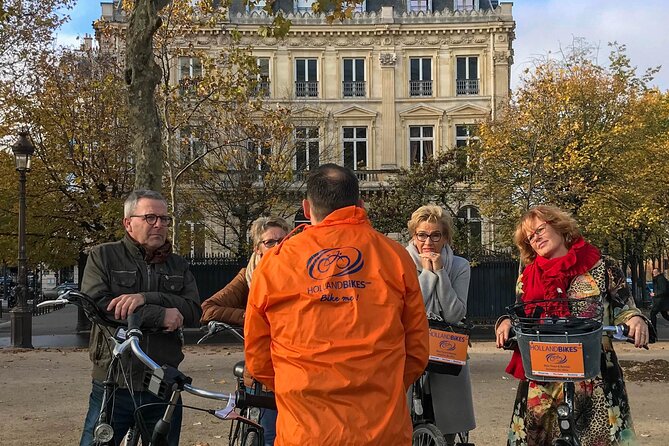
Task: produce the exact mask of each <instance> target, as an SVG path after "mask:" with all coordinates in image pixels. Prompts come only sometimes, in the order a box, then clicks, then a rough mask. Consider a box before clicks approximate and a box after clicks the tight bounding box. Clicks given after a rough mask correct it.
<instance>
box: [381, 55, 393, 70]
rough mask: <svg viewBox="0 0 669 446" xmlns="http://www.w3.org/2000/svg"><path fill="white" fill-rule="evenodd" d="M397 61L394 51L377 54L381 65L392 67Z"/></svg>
mask: <svg viewBox="0 0 669 446" xmlns="http://www.w3.org/2000/svg"><path fill="white" fill-rule="evenodd" d="M395 61H397V55H396V54H395V53H381V54H380V55H379V62H380V63H381V66H382V67H392V66H394V65H395Z"/></svg>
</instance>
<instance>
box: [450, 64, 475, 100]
mask: <svg viewBox="0 0 669 446" xmlns="http://www.w3.org/2000/svg"><path fill="white" fill-rule="evenodd" d="M456 63H457V68H456V73H457V78H456V80H455V89H456V94H457V95H468V94H479V58H478V57H476V56H465V57H458V58H457V62H456Z"/></svg>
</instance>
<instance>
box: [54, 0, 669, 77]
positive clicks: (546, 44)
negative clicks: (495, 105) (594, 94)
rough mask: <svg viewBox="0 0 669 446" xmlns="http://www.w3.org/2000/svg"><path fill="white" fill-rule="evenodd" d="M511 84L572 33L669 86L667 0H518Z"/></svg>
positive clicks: (82, 22)
mask: <svg viewBox="0 0 669 446" xmlns="http://www.w3.org/2000/svg"><path fill="white" fill-rule="evenodd" d="M100 11H101V9H100V2H99V1H96V0H79V1H78V3H77V5H76V6H75V7H74V9H72V10H71V11H69V15H70V17H71V21H70V22H69V23H67V24H66V25H65V26H63V28H62V29H61V30H60V32H59V35H58V41H59V43H61V44H64V45H76V46H78V44H79V43H78V42H79V41H77V40H76V37H77V36H80V37H83V36H84V34H86V33H88V34H93V27H92V23H93V20H95V19H97V18H98V17H100ZM513 15H514V19H515V20H516V40H515V41H514V42H513V47H514V52H515V56H514V65H513V67H512V69H511V78H512V79H511V82H512V86H514V85H516V84H517V83H518V78H519V76H520V74H521V73H522V72H523V70H524V69H525V68H528V67H531V66H532V64H533V62H534V61H535V60H537V58H540V57H542V56H545V55H546V54H548V53H549V52H552V53H556V52H559V50H560V48H561V47H562V48H564V47H566V46H568V45H569V44H570V43H571V42H572V41H573V39H574V37H583V38H585V39H586V40H587V41H588V42H590V43H592V44H595V45H597V46H598V47H599V48H600V50H599V57H598V59H599V61H600V62H601V63H602V64H605V63H606V62H607V57H608V53H609V49H608V46H607V44H608V42H611V41H614V40H615V41H618V43H624V44H626V45H627V49H628V52H627V54H628V55H629V56H630V58H631V59H632V63H633V64H634V65H636V66H637V67H638V68H639V73H641V72H642V71H643V70H645V69H646V68H648V67H651V66H656V65H663V69H662V70H661V71H660V72H659V73H658V74H657V75H656V78H655V82H654V83H655V84H656V85H657V86H659V87H660V88H661V89H662V90H669V31H668V30H667V27H669V2H667V1H666V0H644V1H641V0H604V1H603V0H516V1H515V2H513Z"/></svg>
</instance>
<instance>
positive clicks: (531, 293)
mask: <svg viewBox="0 0 669 446" xmlns="http://www.w3.org/2000/svg"><path fill="white" fill-rule="evenodd" d="M514 242H515V243H516V246H518V249H519V250H520V257H521V260H522V262H523V263H524V264H525V265H526V266H525V269H524V270H523V272H522V274H521V275H520V277H519V278H518V282H517V285H516V295H517V301H518V302H522V303H527V302H532V301H546V300H549V301H552V302H549V303H542V304H541V305H542V309H543V311H544V314H545V315H546V316H558V317H567V316H570V315H572V314H573V313H574V312H576V311H578V310H577V308H578V307H577V306H575V305H570V304H568V303H567V302H565V301H564V299H565V298H569V299H586V298H587V299H593V298H594V299H597V300H601V303H602V306H603V309H604V320H603V322H604V325H618V324H622V323H624V324H626V325H628V326H629V336H630V337H631V338H633V339H634V345H635V346H636V347H643V346H645V345H646V344H647V343H648V342H649V328H648V321H647V320H646V319H645V317H644V316H642V315H641V312H640V311H639V310H638V309H637V308H636V307H635V305H634V299H633V298H632V295H631V294H630V291H629V289H628V288H627V285H626V283H625V276H624V275H623V273H622V271H621V270H620V269H619V268H617V267H616V266H615V265H614V264H613V263H612V262H611V261H610V260H608V259H605V258H602V256H601V255H600V253H599V250H597V248H595V247H594V246H592V245H591V244H589V243H588V242H586V241H585V240H584V239H583V237H582V236H581V233H580V231H579V230H578V228H577V226H576V221H575V220H574V219H573V218H572V217H571V215H569V214H568V213H567V212H565V211H563V210H561V209H559V208H556V207H554V206H536V207H534V208H532V209H530V210H529V211H527V212H526V213H525V215H523V216H522V218H521V219H520V221H519V222H518V225H517V226H516V231H515V234H514ZM528 316H529V315H528ZM510 331H511V321H510V319H509V318H508V317H507V316H502V317H501V318H500V319H499V320H498V322H497V324H496V327H495V332H496V336H497V347H498V348H502V347H503V346H504V344H505V343H506V342H507V340H508V339H509V336H510ZM601 363H602V372H601V376H598V377H597V378H595V379H594V380H586V381H581V382H579V383H578V384H577V385H576V397H575V401H574V412H575V416H576V417H575V418H576V420H577V421H576V423H577V429H578V431H579V432H580V435H581V444H582V446H610V445H628V446H630V445H636V444H638V443H637V440H636V436H635V434H634V429H633V428H632V417H631V414H630V407H629V402H628V399H627V392H626V390H625V382H624V381H623V375H622V370H621V369H620V365H619V364H618V359H617V357H616V354H615V352H614V351H613V345H612V342H611V339H610V338H609V337H608V336H604V337H603V338H602V360H601ZM506 371H507V373H509V374H511V375H513V376H514V377H516V378H518V379H519V380H520V383H519V385H518V391H517V394H516V401H515V403H514V405H513V408H514V410H513V415H512V419H511V426H510V429H509V432H508V445H509V446H525V445H528V446H543V445H546V446H550V445H552V444H553V440H554V439H555V438H556V437H558V436H559V435H560V429H559V428H558V424H557V406H558V405H559V404H560V403H561V402H562V399H563V396H562V383H561V382H537V381H531V380H530V381H528V380H526V378H525V372H524V369H523V363H522V359H521V357H520V353H519V352H518V351H514V354H513V357H512V359H511V362H510V364H509V366H508V367H507V369H506Z"/></svg>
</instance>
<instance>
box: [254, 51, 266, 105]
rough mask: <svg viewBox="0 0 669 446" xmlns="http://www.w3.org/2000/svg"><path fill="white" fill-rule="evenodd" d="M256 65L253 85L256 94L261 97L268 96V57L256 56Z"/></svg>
mask: <svg viewBox="0 0 669 446" xmlns="http://www.w3.org/2000/svg"><path fill="white" fill-rule="evenodd" d="M256 65H257V66H258V76H257V79H256V80H257V82H258V83H257V85H256V87H255V89H256V94H257V95H258V96H262V97H269V58H267V57H258V58H256Z"/></svg>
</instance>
